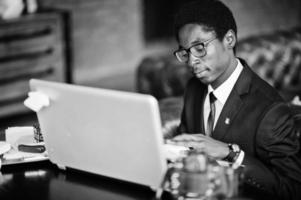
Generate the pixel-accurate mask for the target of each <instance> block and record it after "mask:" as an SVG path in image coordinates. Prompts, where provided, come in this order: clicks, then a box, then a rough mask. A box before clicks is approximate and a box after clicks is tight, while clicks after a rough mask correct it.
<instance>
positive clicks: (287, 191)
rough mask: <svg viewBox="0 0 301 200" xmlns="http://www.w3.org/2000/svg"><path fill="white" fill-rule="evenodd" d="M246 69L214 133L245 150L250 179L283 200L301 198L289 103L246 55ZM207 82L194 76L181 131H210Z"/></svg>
mask: <svg viewBox="0 0 301 200" xmlns="http://www.w3.org/2000/svg"><path fill="white" fill-rule="evenodd" d="M241 62H242V64H243V66H244V68H243V71H242V73H241V74H240V76H239V78H238V80H237V82H236V84H235V85H234V88H233V90H232V91H231V93H230V95H229V98H228V100H227V101H226V103H225V105H224V107H223V110H222V112H221V114H220V116H219V119H218V121H217V124H216V126H215V129H214V131H213V133H212V137H213V138H214V139H216V140H220V141H222V142H225V143H235V144H238V145H239V146H240V147H241V148H242V150H243V151H244V152H245V158H244V161H243V165H245V170H244V173H245V179H244V180H245V184H246V185H247V186H248V187H251V188H253V189H254V188H255V191H257V192H261V193H262V194H268V195H273V196H276V197H277V198H279V199H301V195H300V193H301V156H300V151H299V148H300V147H299V142H298V138H297V134H296V130H295V128H294V127H295V126H294V121H293V118H292V114H291V111H290V108H289V106H288V105H287V104H286V103H285V102H284V101H283V99H282V98H281V97H280V96H279V94H278V93H277V91H276V90H275V89H274V88H273V87H271V86H270V85H269V84H268V83H266V82H265V81H263V80H262V79H261V78H259V77H258V76H257V75H256V74H255V73H254V72H253V71H252V70H251V69H250V68H249V67H248V66H247V64H246V63H245V62H244V61H243V60H241ZM206 92H207V85H204V84H202V83H201V82H200V81H199V80H198V79H196V78H192V79H191V80H190V81H189V82H188V85H187V88H186V92H185V96H184V109H183V112H182V118H181V124H180V126H179V129H178V132H179V133H204V132H205V130H204V125H203V103H204V99H205V94H206Z"/></svg>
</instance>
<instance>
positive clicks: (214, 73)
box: [179, 24, 233, 88]
mask: <svg viewBox="0 0 301 200" xmlns="http://www.w3.org/2000/svg"><path fill="white" fill-rule="evenodd" d="M215 37H216V35H215V32H214V31H209V32H208V31H206V29H204V27H203V26H201V25H198V24H186V25H185V26H183V27H182V28H181V29H180V30H179V48H180V49H181V48H184V49H188V48H190V47H191V46H193V45H194V44H196V43H200V42H204V41H208V40H209V41H210V40H211V39H213V38H215ZM224 40H225V39H224ZM224 40H223V41H220V40H219V39H215V40H212V41H211V42H210V43H208V44H207V45H206V46H205V51H206V54H205V56H204V57H195V56H194V55H192V54H191V53H189V55H188V61H187V64H188V65H189V66H190V68H191V71H192V73H193V74H194V76H195V77H197V78H198V79H199V80H200V81H201V82H202V83H204V84H211V85H212V87H213V88H216V87H218V86H219V85H220V84H222V83H223V82H224V81H225V80H226V79H227V78H228V76H229V73H228V72H229V66H230V63H231V56H230V55H231V53H232V55H233V50H232V49H231V50H230V49H229V48H227V45H226V42H225V41H224ZM230 51H232V52H230ZM230 74H231V73H230Z"/></svg>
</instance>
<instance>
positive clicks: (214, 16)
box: [175, 0, 237, 40]
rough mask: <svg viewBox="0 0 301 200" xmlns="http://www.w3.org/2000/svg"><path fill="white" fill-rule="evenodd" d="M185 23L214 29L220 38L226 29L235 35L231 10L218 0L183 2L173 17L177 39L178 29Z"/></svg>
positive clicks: (235, 30) (209, 29)
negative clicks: (174, 17)
mask: <svg viewBox="0 0 301 200" xmlns="http://www.w3.org/2000/svg"><path fill="white" fill-rule="evenodd" d="M186 24H200V25H203V26H205V27H206V28H208V31H215V33H216V36H217V38H218V39H219V40H222V39H223V37H224V36H225V34H226V33H227V31H228V30H230V29H231V30H233V31H234V33H235V36H236V35H237V26H236V22H235V19H234V17H233V14H232V12H231V10H230V9H229V8H228V7H227V6H226V5H225V4H223V3H222V2H220V1H219V0H197V1H192V2H189V3H187V4H184V5H183V6H182V7H181V8H180V10H179V12H178V14H177V15H176V19H175V34H176V38H177V40H178V39H179V38H178V36H179V35H178V34H179V30H180V28H182V27H183V26H184V25H186Z"/></svg>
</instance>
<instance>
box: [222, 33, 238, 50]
mask: <svg viewBox="0 0 301 200" xmlns="http://www.w3.org/2000/svg"><path fill="white" fill-rule="evenodd" d="M224 44H225V46H226V47H227V48H229V49H233V48H234V47H235V45H236V36H235V33H234V31H233V30H231V29H230V30H228V31H227V33H226V34H225V36H224Z"/></svg>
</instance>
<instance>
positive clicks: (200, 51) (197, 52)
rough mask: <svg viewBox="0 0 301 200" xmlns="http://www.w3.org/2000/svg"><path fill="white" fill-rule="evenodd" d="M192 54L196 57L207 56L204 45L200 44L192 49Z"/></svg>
mask: <svg viewBox="0 0 301 200" xmlns="http://www.w3.org/2000/svg"><path fill="white" fill-rule="evenodd" d="M190 52H191V53H192V55H194V56H195V57H203V56H205V54H206V50H205V47H204V44H198V45H196V46H194V47H192V48H191V49H190Z"/></svg>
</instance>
